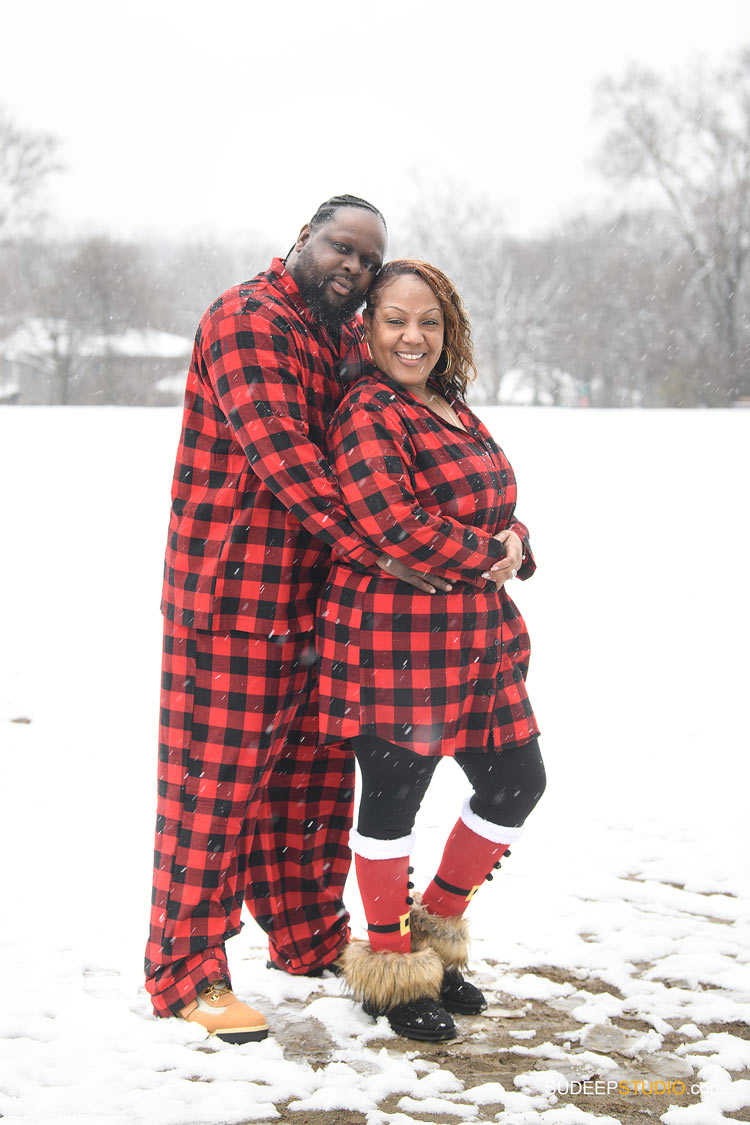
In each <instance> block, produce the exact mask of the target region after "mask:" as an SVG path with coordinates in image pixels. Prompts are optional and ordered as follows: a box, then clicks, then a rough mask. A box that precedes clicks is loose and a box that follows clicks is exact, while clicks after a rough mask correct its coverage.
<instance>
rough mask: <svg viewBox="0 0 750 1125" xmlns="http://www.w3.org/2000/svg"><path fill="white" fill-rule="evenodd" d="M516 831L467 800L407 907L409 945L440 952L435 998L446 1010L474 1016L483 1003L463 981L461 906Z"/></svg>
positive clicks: (465, 942)
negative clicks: (426, 881)
mask: <svg viewBox="0 0 750 1125" xmlns="http://www.w3.org/2000/svg"><path fill="white" fill-rule="evenodd" d="M520 834H521V829H520V828H507V827H503V826H502V825H498V824H493V823H492V822H491V821H488V820H484V819H483V818H482V817H480V816H477V814H476V813H475V812H474V811H473V810H472V808H471V806H470V804H469V801H468V800H467V801H466V803H465V804H464V807H463V808H462V810H461V816H460V817H459V819H458V820H457V821H456V824H455V825H454V827H453V830H452V832H451V834H450V836H449V837H448V840H447V842H446V845H445V850H444V851H443V856H442V859H441V860H440V866H439V867H438V870H437V873H436V874H435V876H434V877H433V880H432V882H431V883H430V885H429V886H428V887H427V890H426V891H425V892H424V894H423V895H422V896H421V899H419V900H415V903H414V905H413V906H412V910H411V927H412V945H413V947H414V948H415V949H421V948H425V947H430V948H432V949H434V950H435V951H436V952H437V953H438V954H439V956H440V958H441V960H442V962H443V965H444V966H445V976H444V978H443V984H442V988H441V991H440V1002H441V1003H442V1005H443V1007H444V1008H445V1009H446V1011H449V1012H460V1013H462V1014H464V1015H476V1014H477V1013H478V1012H481V1011H483V1010H484V1009H485V1008H486V1007H487V1001H486V999H485V997H484V994H483V993H482V991H481V990H480V989H479V988H477V987H476V986H475V985H473V984H471V983H470V982H469V981H466V980H464V977H463V974H462V969H465V968H466V965H467V963H468V953H469V925H468V922H467V921H466V919H465V918H464V917H463V913H464V911H465V910H466V907H467V906H468V905H469V903H470V902H471V900H472V898H473V897H474V895H475V894H476V892H477V891H478V890H479V888H480V887H481V885H482V883H483V882H484V881H485V880H486V879H490V880H491V879H492V869H493V868H497V867H499V866H500V859H501V857H502V856H503V855H505V853H506V852H507V850H508V847H509V846H510V844H512V843H514V842H515V840H517V839H518V838H519V836H520Z"/></svg>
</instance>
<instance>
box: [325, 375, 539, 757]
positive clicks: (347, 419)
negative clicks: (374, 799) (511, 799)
mask: <svg viewBox="0 0 750 1125" xmlns="http://www.w3.org/2000/svg"><path fill="white" fill-rule="evenodd" d="M436 389H437V390H439V388H437V387H436ZM441 393H442V392H441ZM450 403H451V406H452V407H453V409H454V410H455V411H456V413H457V414H458V416H459V417H460V419H461V421H462V423H463V425H464V426H465V427H466V431H467V432H464V431H463V430H461V429H460V428H458V427H456V426H453V425H451V424H450V423H448V422H445V421H444V420H443V419H442V418H440V417H438V416H437V415H436V414H434V413H433V412H432V411H431V410H430V409H429V408H428V407H427V406H426V405H425V404H424V403H422V402H421V401H420V400H419V399H417V398H415V397H414V396H413V395H411V394H410V393H409V391H408V390H406V389H405V388H404V387H401V386H400V385H399V384H398V383H397V382H395V381H393V380H391V379H390V378H388V376H386V375H383V374H381V373H380V372H377V373H376V374H375V376H374V377H372V378H368V379H363V380H362V381H361V382H360V383H359V384H358V385H357V386H356V387H355V388H353V389H352V390H351V391H350V392H349V394H348V395H347V397H346V398H345V400H344V401H343V403H342V404H341V406H340V407H339V409H338V411H337V413H336V416H335V418H334V421H333V423H332V425H331V429H330V431H329V438H328V448H329V459H330V461H331V465H332V467H333V469H334V471H335V473H336V476H337V478H338V482H339V488H340V490H341V494H342V496H343V497H344V500H345V503H346V507H347V511H348V513H349V515H350V518H351V520H352V523H353V524H354V527H355V528H356V529H357V530H358V531H360V532H361V534H362V535H365V536H367V537H368V539H369V540H370V541H371V542H373V543H376V544H378V545H380V547H381V548H382V550H383V552H384V553H387V554H388V555H391V556H392V557H393V558H397V559H399V560H400V561H402V562H404V563H406V564H407V565H410V566H414V567H416V566H419V565H424V564H425V563H427V561H428V560H429V567H430V570H431V571H432V572H433V573H442V574H443V575H444V576H445V577H447V578H450V579H451V580H452V581H453V583H454V585H453V590H452V591H451V592H450V593H448V594H440V595H436V594H422V593H420V592H419V591H418V590H415V589H413V588H412V587H410V586H406V585H405V584H404V583H401V582H397V581H394V580H393V579H391V578H389V577H388V576H387V575H385V574H383V572H382V571H380V570H378V569H377V568H370V572H369V573H367V574H363V573H362V572H359V571H356V570H354V569H353V568H352V567H350V566H348V565H347V563H346V560H345V559H338V560H336V561H335V563H334V565H333V567H332V570H331V573H330V576H329V581H328V583H327V585H326V586H325V588H324V590H323V593H322V595H321V600H320V603H319V610H318V650H319V653H320V656H321V669H320V701H321V738H322V739H323V740H326V741H330V742H338V741H341V740H343V739H346V738H351V737H353V736H354V735H356V734H359V733H362V734H371V735H376V736H377V737H379V738H383V739H386V740H387V741H388V742H393V743H396V744H397V745H399V746H405V747H407V748H409V749H411V750H414V751H416V752H417V753H419V754H425V755H433V756H436V755H452V754H454V753H456V751H464V750H469V751H484V750H488V749H492V748H494V749H495V750H502V749H503V748H504V747H506V746H511V745H523V744H524V743H526V742H529V741H531V739H532V738H534V737H535V736H536V735H537V734H538V728H537V725H536V721H535V719H534V714H533V712H532V709H531V705H530V703H529V698H528V694H527V691H526V672H527V669H528V661H529V637H528V634H527V632H526V626H525V624H524V621H523V618H522V617H521V615H520V613H519V612H518V609H517V608H516V606H515V605H514V604H513V602H512V601H511V599H510V597H509V596H508V594H507V593H506V591H505V588H504V587H503V588H502V589H501V590H500V591H498V590H497V588H496V586H495V584H494V582H493V581H492V580H487V579H483V578H482V577H481V575H482V572H483V571H486V570H487V569H488V567H489V566H491V565H492V563H493V561H495V560H496V559H497V558H499V557H500V556H501V555H502V553H503V551H502V548H501V547H500V545H499V544H498V543H497V541H496V540H494V539H493V536H494V535H496V534H497V533H498V532H500V531H503V530H505V529H506V528H510V529H511V530H513V531H515V532H517V534H518V535H519V536H520V537H521V539H522V540H523V543H524V549H525V560H524V562H523V565H522V567H521V569H520V571H519V577H520V578H528V577H529V576H530V575H531V574H533V572H534V570H535V569H536V564H535V562H534V559H533V555H532V553H531V549H530V547H529V538H528V531H527V529H526V528H525V527H524V525H523V524H521V523H519V522H518V521H517V520H516V519H515V517H514V509H515V503H516V481H515V476H514V474H513V470H512V468H511V466H510V464H509V463H508V461H507V459H506V457H505V455H504V454H503V452H502V450H501V449H500V448H499V447H498V446H497V445H496V444H495V442H494V441H493V439H492V437H491V435H490V433H489V432H488V431H487V429H486V428H485V427H484V425H483V424H482V423H481V422H480V420H479V419H478V418H477V417H476V415H474V414H473V413H472V412H471V410H469V408H468V407H467V406H466V405H465V404H464V403H463V402H461V401H460V400H459V399H456V398H454V397H451V398H450Z"/></svg>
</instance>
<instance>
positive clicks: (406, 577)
mask: <svg viewBox="0 0 750 1125" xmlns="http://www.w3.org/2000/svg"><path fill="white" fill-rule="evenodd" d="M516 538H518V536H516ZM503 561H505V560H503ZM378 566H379V567H380V569H381V570H384V571H385V573H386V574H390V575H392V577H393V578H398V580H399V582H408V583H409V585H410V586H414V588H415V589H416V590H421V591H422V592H423V593H425V594H434V593H435V592H436V590H443V591H444V592H445V593H447V592H448V590H452V589H453V584H452V583H451V582H447V581H446V580H445V578H436V577H435V576H434V575H432V574H430V575H426V574H420V573H419V571H418V570H412V569H411V567H410V566H406V565H405V564H404V563H402V562H399V561H398V560H397V559H392V558H391V557H390V556H389V555H381V556H380V558H379V559H378ZM493 577H494V576H493Z"/></svg>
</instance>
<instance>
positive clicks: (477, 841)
mask: <svg viewBox="0 0 750 1125" xmlns="http://www.w3.org/2000/svg"><path fill="white" fill-rule="evenodd" d="M522 831H523V829H521V828H505V827H503V826H502V825H500V824H493V823H492V821H489V820H484V819H483V818H482V817H481V816H477V814H476V813H475V812H473V811H472V809H471V806H470V805H469V801H468V800H467V801H466V803H465V805H464V807H463V808H462V810H461V816H460V817H459V819H458V820H457V821H456V823H455V825H454V827H453V830H452V832H451V834H450V836H449V837H448V840H447V843H446V845H445V850H444V851H443V858H442V859H441V860H440V866H439V867H438V869H437V873H436V874H435V876H434V878H433V880H432V882H431V883H430V885H429V886H428V888H427V890H426V891H425V892H424V894H423V895H422V905H423V906H424V907H425V908H426V909H427V910H428V911H429V912H430V913H431V914H441V915H443V916H444V917H453V916H455V915H457V914H463V912H464V910H465V909H466V907H467V906H468V905H469V903H470V902H471V900H472V898H473V897H474V895H475V894H476V892H477V891H478V890H479V888H480V887H481V885H482V883H483V882H484V881H485V879H486V878H487V876H488V875H490V874H491V872H492V869H493V867H494V866H496V865H497V864H498V861H499V860H500V858H501V857H502V856H503V855H505V853H506V851H507V850H508V848H509V847H510V845H511V844H513V843H515V841H516V840H517V839H518V838H519V836H520V835H521V832H522Z"/></svg>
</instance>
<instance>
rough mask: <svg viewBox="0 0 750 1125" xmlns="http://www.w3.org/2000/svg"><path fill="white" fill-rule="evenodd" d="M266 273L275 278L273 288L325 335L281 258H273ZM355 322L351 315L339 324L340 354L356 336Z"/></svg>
mask: <svg viewBox="0 0 750 1125" xmlns="http://www.w3.org/2000/svg"><path fill="white" fill-rule="evenodd" d="M268 274H270V275H271V276H272V277H274V278H275V281H274V283H273V286H274V289H277V290H278V291H279V292H280V293H283V294H284V296H285V297H286V299H287V301H289V304H290V305H293V306H294V308H295V309H296V310H297V312H298V313H299V314H300V316H301V317H302V318H303V320H306V321H308V322H309V323H311V324H314V325H315V327H316V328H317V329H318V331H323V332H325V334H326V336H329V338H330V333H329V332H328V331H327V330H326V329H325V328H324V326H323V325H322V324H321V323H320V321H319V320H317V319H316V317H315V316H314V315H313V313H312V312H311V310H310V308H309V306H308V305H307V304H306V302H305V299H304V297H303V296H302V294H301V293H300V291H299V288H298V287H297V282H296V281H295V280H294V278H293V277H292V275H291V273H290V272H289V270H288V269H287V268H286V266H285V264H284V260H283V258H274V259H273V260H272V261H271V265H270V266H269V268H268ZM356 324H357V316H356V315H355V316H353V317H352V318H351V320H346V321H344V323H343V324H342V325H341V354H342V355H343V354H344V352H345V351H347V350H348V348H350V347H351V345H352V343H353V341H354V340H355V339H356V338H357V337H356V332H355V325H356Z"/></svg>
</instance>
